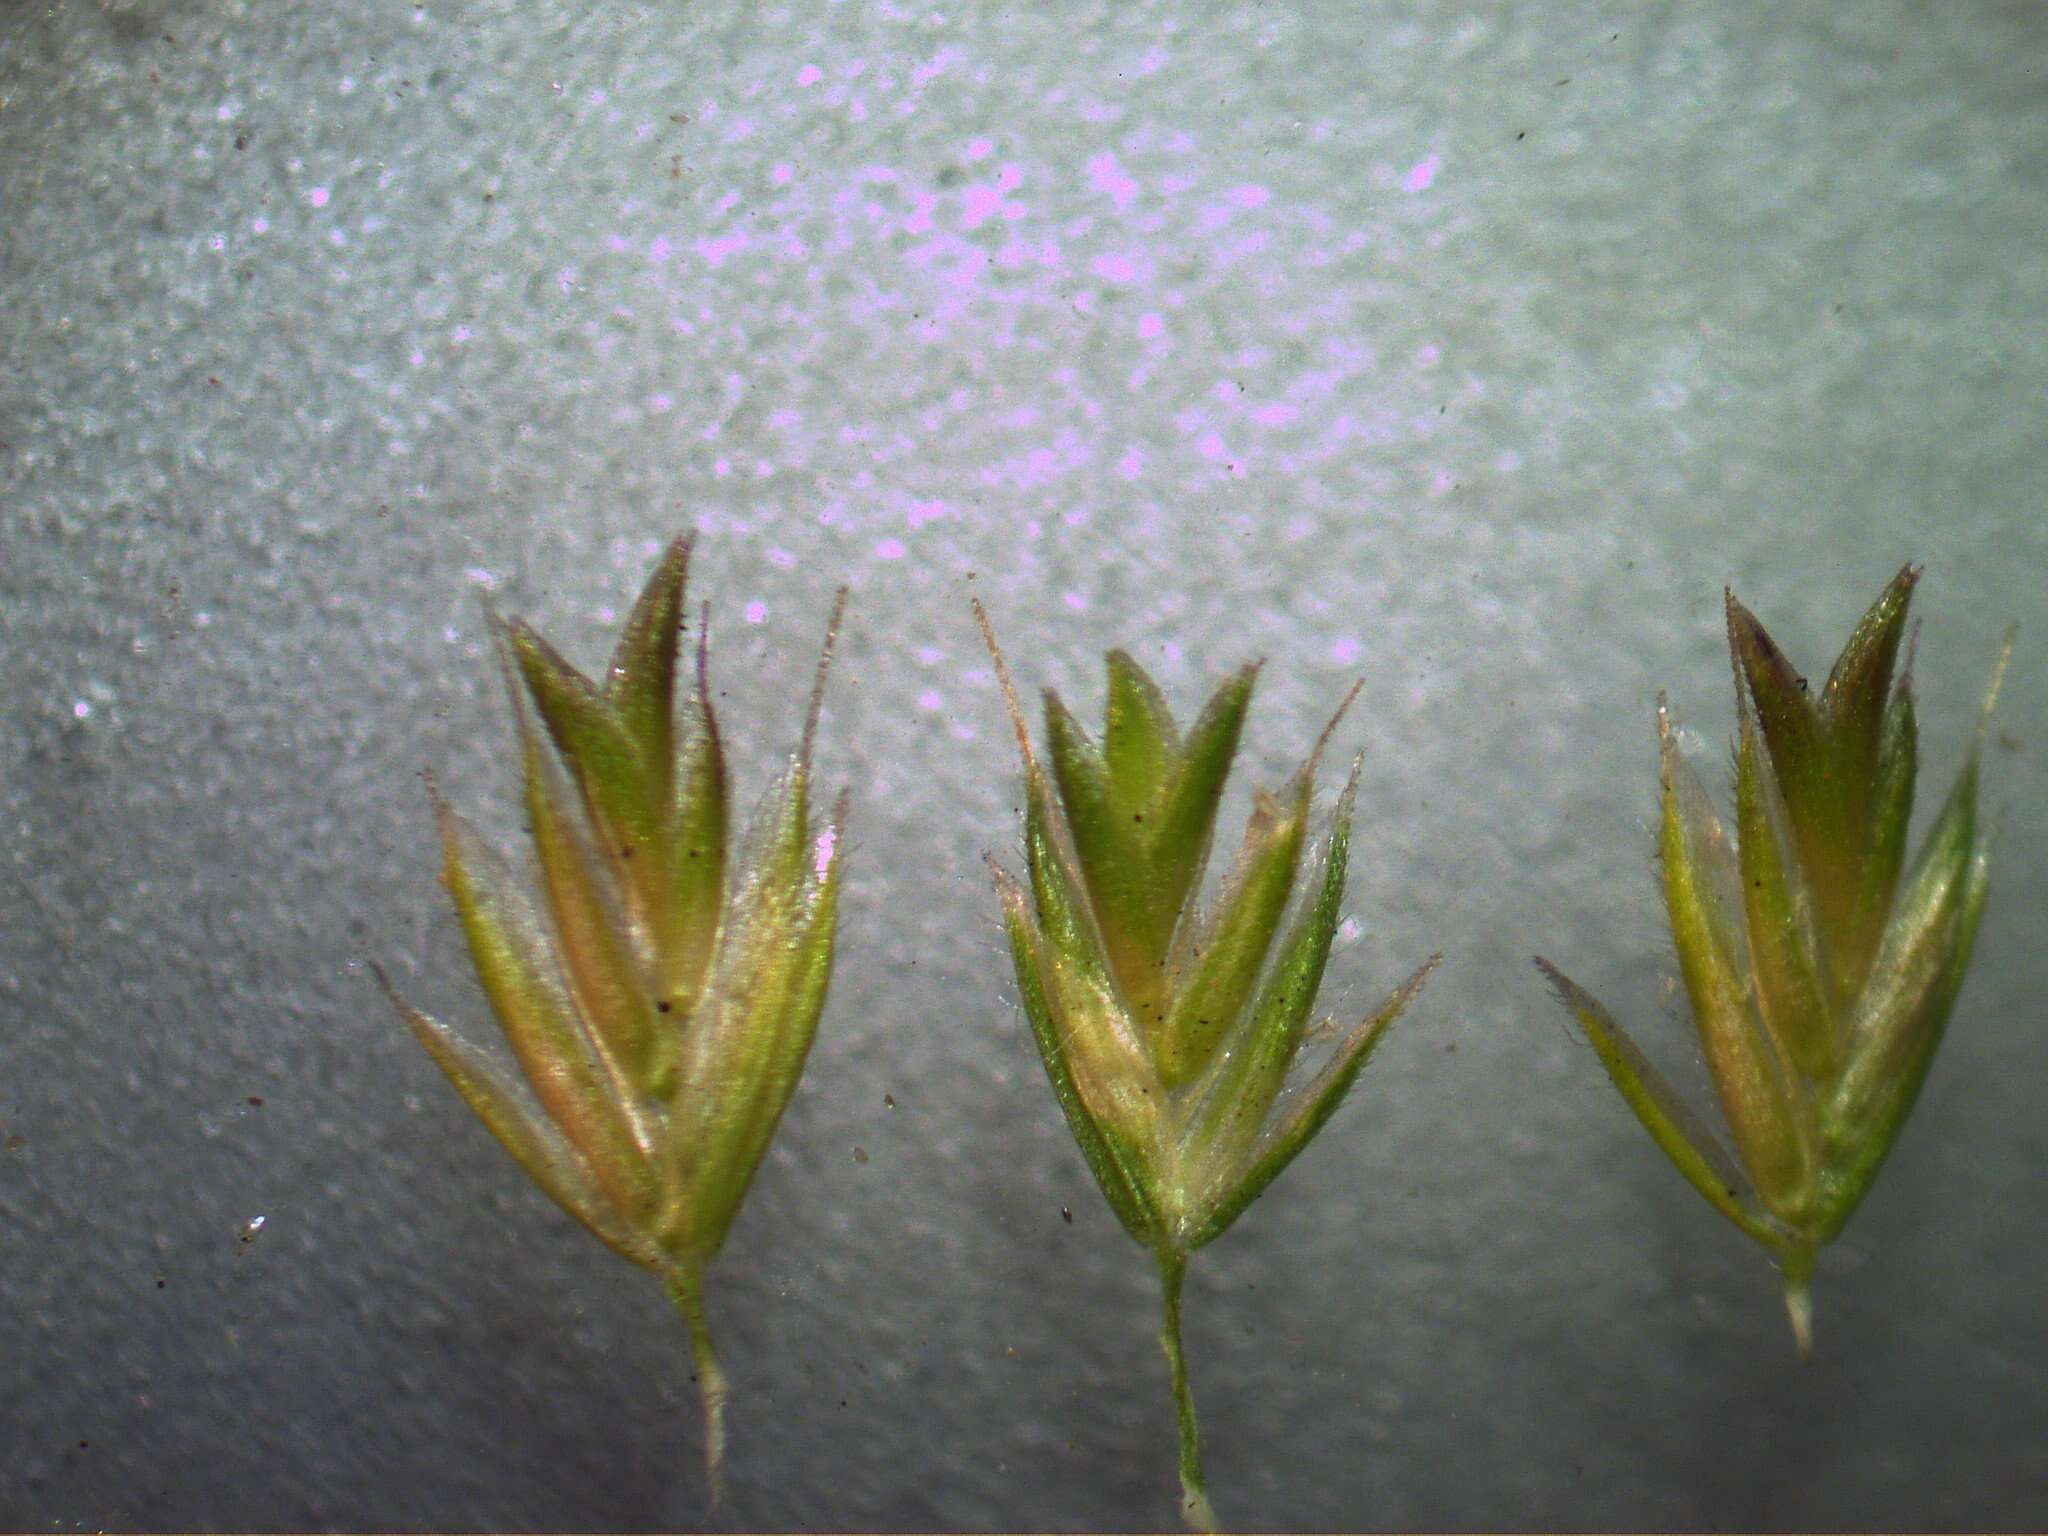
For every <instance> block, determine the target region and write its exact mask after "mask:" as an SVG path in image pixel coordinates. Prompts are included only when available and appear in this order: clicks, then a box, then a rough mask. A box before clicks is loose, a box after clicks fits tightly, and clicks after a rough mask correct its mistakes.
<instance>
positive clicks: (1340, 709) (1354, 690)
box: [1254, 662, 1365, 788]
mask: <svg viewBox="0 0 2048 1536" xmlns="http://www.w3.org/2000/svg"><path fill="white" fill-rule="evenodd" d="M1254 665H1255V666H1257V665H1263V663H1256V662H1255V663H1254ZM1364 687H1365V679H1364V678H1362V677H1361V678H1360V679H1358V681H1357V682H1355V683H1353V684H1352V685H1351V691H1350V692H1349V693H1347V694H1345V695H1344V702H1343V703H1341V704H1339V705H1338V706H1337V710H1336V713H1334V714H1333V715H1331V716H1330V723H1329V724H1328V725H1326V726H1324V727H1323V734H1322V735H1320V736H1318V737H1317V738H1316V744H1315V745H1314V746H1313V747H1311V748H1310V749H1309V754H1308V758H1307V760H1306V761H1305V762H1303V763H1302V765H1301V771H1300V772H1299V773H1298V774H1296V775H1295V777H1296V778H1297V779H1298V780H1299V781H1300V782H1301V784H1302V786H1303V787H1304V788H1306V787H1307V785H1308V784H1309V782H1310V781H1311V780H1313V779H1314V778H1315V776H1316V769H1317V768H1318V767H1320V766H1321V764H1322V761H1323V750H1324V749H1325V748H1326V747H1328V746H1329V744H1330V738H1331V737H1332V736H1334V735H1336V734H1337V727H1338V726H1339V725H1341V724H1342V723H1343V720H1344V715H1345V713H1346V711H1348V710H1349V709H1350V708H1351V706H1352V704H1353V703H1355V702H1356V701H1357V699H1358V695H1359V693H1360V692H1361V691H1362V690H1363V689H1364ZM1364 760H1365V754H1364V753H1362V752H1361V753H1360V754H1359V761H1360V762H1361V763H1362V762H1364ZM1357 772H1358V770H1357V769H1356V768H1354V769H1353V770H1352V774H1353V776H1354V777H1355V776H1356V775H1357Z"/></svg>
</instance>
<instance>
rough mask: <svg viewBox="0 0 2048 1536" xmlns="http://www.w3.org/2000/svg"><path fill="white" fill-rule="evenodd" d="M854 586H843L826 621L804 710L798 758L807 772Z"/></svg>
mask: <svg viewBox="0 0 2048 1536" xmlns="http://www.w3.org/2000/svg"><path fill="white" fill-rule="evenodd" d="M851 595H852V588H850V587H841V588H840V589H839V591H838V592H837V593H836V594H835V595H834V597H833V599H832V616H831V617H830V618H829V619H827V620H826V621H825V644H824V647H823V649H821V650H820V651H819V653H818V675H817V677H816V679H815V680H814V681H813V682H812V683H811V702H810V706H809V707H808V708H807V709H806V710H805V711H804V739H803V746H802V747H801V748H800V749H799V750H798V753H797V758H798V760H799V761H800V762H801V763H802V764H803V766H804V769H805V771H806V772H808V771H809V770H810V766H811V744H812V742H813V741H814V740H815V739H816V737H817V734H818V715H819V713H820V712H821V711H822V710H823V709H824V707H825V679H826V677H827V676H828V675H829V674H830V673H831V670H832V652H833V651H834V650H835V649H836V648H837V646H838V644H839V622H840V620H841V619H843V618H845V617H846V600H847V598H848V597H849V596H851Z"/></svg>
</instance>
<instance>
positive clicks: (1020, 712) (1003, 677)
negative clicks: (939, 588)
mask: <svg viewBox="0 0 2048 1536" xmlns="http://www.w3.org/2000/svg"><path fill="white" fill-rule="evenodd" d="M971 601H972V603H973V606H974V622H975V623H976V624H978V625H980V626H981V639H982V643H983V644H984V645H986V646H987V647H988V654H989V659H990V660H991V661H993V662H994V663H995V668H996V683H997V685H998V686H999V687H1000V688H1001V689H1002V690H1003V703H1004V705H1005V706H1006V707H1007V708H1008V709H1009V711H1010V727H1011V729H1012V730H1014V731H1015V732H1016V733H1017V750H1018V751H1020V752H1021V753H1023V754H1024V766H1025V767H1026V768H1030V769H1035V768H1036V767H1037V766H1038V764H1037V760H1036V759H1035V758H1034V757H1033V755H1032V752H1031V727H1030V726H1028V725H1026V724H1025V723H1024V706H1023V705H1022V704H1020V703H1019V702H1018V701H1017V688H1016V685H1015V684H1014V683H1012V682H1011V681H1010V666H1009V663H1008V662H1006V661H1004V660H1003V648H1002V647H1001V646H1000V645H997V644H996V627H995V625H994V624H992V623H990V622H989V617H988V610H987V609H986V608H984V607H982V605H981V599H980V598H978V597H977V598H974V599H972V600H971Z"/></svg>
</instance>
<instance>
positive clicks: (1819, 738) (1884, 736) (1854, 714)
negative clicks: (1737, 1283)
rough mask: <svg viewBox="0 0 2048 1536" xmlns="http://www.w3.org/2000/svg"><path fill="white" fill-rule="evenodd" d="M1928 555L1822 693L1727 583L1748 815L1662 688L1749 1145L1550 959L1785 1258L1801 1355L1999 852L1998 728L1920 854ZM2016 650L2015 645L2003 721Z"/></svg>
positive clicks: (1720, 1044) (1914, 1083) (1675, 793)
mask: <svg viewBox="0 0 2048 1536" xmlns="http://www.w3.org/2000/svg"><path fill="white" fill-rule="evenodd" d="M1918 577H1919V573H1918V571H1916V570H1915V569H1914V568H1912V567H1911V566H1908V567H1906V568H1905V569H1903V570H1901V571H1900V572H1899V574H1898V575H1897V577H1895V578H1894V579H1893V581H1892V583H1891V584H1890V586H1888V587H1887V588H1886V589H1885V591H1884V593H1883V595H1881V596H1880V597H1879V598H1878V600H1877V601H1876V603H1874V604H1873V605H1872V606H1871V609H1870V611H1869V612H1868V613H1866V614H1865V615H1864V616H1863V620H1862V622H1861V623H1860V624H1858V625H1857V626H1856V632H1855V633H1854V634H1853V635H1851V636H1850V637H1849V643H1848V645H1847V646H1846V647H1845V648H1844V649H1843V651H1842V654H1841V656H1840V658H1839V659H1838V660H1837V661H1836V662H1835V666H1834V670H1833V671H1832V672H1831V673H1830V674H1829V675H1828V679H1827V682H1826V683H1825V684H1824V685H1823V686H1822V687H1821V688H1820V690H1819V691H1818V692H1817V693H1816V692H1811V691H1809V689H1808V687H1807V684H1806V680H1805V679H1804V678H1802V677H1800V676H1799V674H1798V673H1797V672H1795V671H1794V670H1793V669H1792V666H1791V664H1790V663H1789V662H1788V661H1786V659H1785V657H1784V654H1783V653H1782V652H1780V651H1779V649H1778V647H1777V646H1776V645H1775V644H1773V643H1772V641H1771V637H1770V636H1769V635H1768V634H1766V633H1765V632H1764V628H1763V626H1762V625H1761V624H1759V623H1758V622H1757V621H1756V618H1755V616H1754V615H1753V614H1751V613H1750V611H1749V610H1748V609H1747V608H1744V607H1743V606H1742V604H1740V603H1738V602H1737V601H1736V600H1735V597H1734V594H1733V593H1730V594H1729V595H1728V599H1727V612H1728V642H1729V649H1730V651H1731V652H1732V655H1733V659H1734V666H1735V691H1736V708H1737V716H1738V724H1737V733H1736V748H1735V816H1734V824H1733V827H1732V829H1731V828H1730V827H1729V826H1728V825H1726V824H1724V823H1723V821H1722V819H1721V818H1720V816H1719V815H1718V814H1716V812H1715V810H1714V807H1713V804H1712V802H1711V801H1710V800H1709V798H1708V795H1707V792H1706V790H1705V789H1704V788H1703V787H1702V785H1701V784H1700V782H1699V780H1698V778H1697V777H1696V776H1695V775H1694V773H1693V771H1692V768H1691V767H1690V766H1689V765H1688V764H1687V763H1686V761H1685V759H1684V757H1683V756H1682V755H1681V753H1680V751H1679V748H1678V743H1677V739H1676V733H1675V732H1674V730H1673V728H1672V724H1671V717H1670V712H1669V711H1668V710H1667V709H1666V708H1665V707H1664V705H1663V703H1662V701H1661V700H1660V701H1659V704H1658V710H1657V730H1658V741H1659V750H1660V754H1661V760H1662V779H1663V789H1662V795H1661V809H1660V817H1659V833H1658V852H1659V855H1660V859H1661V863H1662V870H1663V887H1664V903H1665V907H1666V909H1667V911H1668V913H1669V916H1670V922H1671V934H1672V939H1673V942H1674V944H1675V946H1676V948H1677V951H1678V963H1679V972H1680V974H1681V976H1682V977H1683V980H1684V983H1685V991H1686V995H1687V997H1688V999H1689V1000H1690V1002H1691V1005H1692V1015H1693V1022H1694V1025H1695V1027H1696V1028H1697V1030H1698V1032H1699V1041H1700V1046H1701V1050H1702V1054H1703V1055H1704V1056H1705V1058H1706V1063H1707V1067H1708V1070H1709V1072H1710V1073H1711V1075H1712V1077H1713V1081H1714V1088H1715V1092H1716V1096H1717V1097H1718V1098H1719V1100H1720V1105H1721V1110H1722V1114H1723V1117H1724V1119H1725V1120H1726V1123H1727V1127H1728V1131H1729V1139H1730V1140H1731V1141H1732V1143H1733V1146H1734V1155H1733V1156H1732V1157H1731V1156H1730V1155H1729V1154H1728V1152H1727V1151H1726V1150H1724V1149H1723V1147H1722V1145H1721V1143H1720V1141H1719V1140H1718V1139H1717V1138H1716V1136H1715V1135H1714V1133H1713V1131H1711V1130H1710V1129H1709V1128H1708V1127H1707V1126H1706V1125H1705V1124H1704V1123H1703V1122H1702V1121H1700V1120H1699V1119H1697V1118H1696V1117H1694V1116H1693V1115H1692V1114H1691V1113H1690V1112H1689V1111H1688V1110H1687V1108H1686V1106H1685V1104H1684V1103H1683V1101H1682V1100H1681V1099H1680V1098H1679V1097H1678V1096H1677V1095H1676V1094H1675V1093H1674V1092H1673V1091H1672V1089H1671V1088H1670V1086H1669V1085H1668V1084H1667V1083H1666V1082H1665V1081H1664V1080H1663V1078H1662V1077H1661V1076H1660V1075H1659V1074H1658V1073H1657V1072H1656V1070H1655V1069H1654V1068H1653V1067H1652V1066H1651V1065H1650V1063H1649V1061H1648V1060H1647V1059H1646V1058H1645V1057H1644V1055H1643V1053H1642V1052H1641V1051H1640V1050H1639V1049H1637V1047H1636V1045H1635V1044H1634V1042H1633V1041H1631V1040H1630V1039H1629V1037H1628V1036H1627V1035H1626V1034H1625V1033H1624V1032H1623V1031H1622V1029H1621V1026H1620V1025H1619V1024H1617V1023H1616V1022H1615V1021H1614V1019H1613V1018H1612V1017H1611V1016H1610V1015H1609V1014H1608V1013H1607V1011H1606V1010H1605V1009H1604V1008H1602V1007H1601V1006H1600V1004H1599V1003H1598V1002H1596V1001H1594V999H1593V998H1592V997H1591V996H1590V995H1589V994H1587V993H1586V992H1585V991H1583V990H1582V989H1580V988H1579V987H1577V986H1575V985H1574V984H1573V983H1572V982H1570V981H1569V980H1567V979H1566V978H1565V977H1564V976H1563V975H1562V974H1561V973H1560V972H1559V971H1558V970H1557V969H1556V968H1555V967H1554V966H1552V965H1550V964H1549V963H1548V962H1547V961H1543V960H1538V961H1537V964H1538V965H1539V966H1540V967H1541V968H1542V969H1543V971H1544V973H1545V974H1546V975H1547V976H1548V977H1549V978H1550V980H1551V983H1552V984H1553V985H1554V986H1555V987H1556V989H1557V992H1558V995H1559V997H1560V998H1561V999H1562V1001H1563V1002H1564V1004H1565V1006H1566V1007H1567V1008H1569V1009H1570V1010H1571V1011H1572V1013H1573V1014H1574V1015H1575V1016H1576V1017H1577V1019H1578V1020H1579V1022H1580V1024H1581V1025H1582V1026H1583V1027H1584V1028H1585V1030H1586V1033H1587V1035H1588V1036H1589V1037H1590V1039H1591V1040H1592V1043H1593V1047H1594V1050H1595V1051H1596V1052H1597V1053H1598V1054H1599V1057H1600V1060H1601V1062H1602V1063H1603V1064H1604V1065H1605V1067H1606V1068H1607V1072H1608V1075H1609V1076H1610V1077H1611V1078H1612V1079H1613V1080H1614V1084H1615V1086H1616V1087H1617V1088H1619V1089H1620V1090H1621V1094H1622V1097H1623V1098H1624V1099H1626V1100H1627V1101H1628V1105H1629V1107H1630V1108H1631V1109H1633V1110H1634V1111H1635V1113H1636V1116H1637V1117H1638V1118H1639V1119H1640V1120H1641V1121H1642V1123H1643V1125H1644V1127H1645V1128H1646V1129H1648V1131H1649V1133H1650V1135H1651V1136H1652V1137H1653V1138H1654V1139H1655V1141H1656V1142H1657V1145H1658V1146H1659V1147H1661V1148H1662V1149H1663V1150H1664V1152H1665V1154H1666V1155H1667V1156H1668V1157H1669V1158H1670V1159H1671V1161H1672V1162H1673V1163H1674V1164H1676V1165H1677V1167H1678V1170H1679V1171H1680V1172H1681V1173H1683V1174H1684V1175H1685V1177H1686V1178H1687V1179H1688V1180H1690V1181H1691V1183H1692V1184H1693V1186H1694V1187H1695V1188H1696V1189H1697V1190H1699V1192H1700V1193H1701V1194H1702V1195H1704V1196H1705V1197H1706V1199H1707V1200H1708V1201H1709V1202H1710V1203H1711V1204H1712V1205H1713V1206H1714V1208H1715V1209H1716V1210H1718V1211H1720V1212H1721V1214H1722V1215H1724V1216H1726V1217H1727V1218H1728V1219H1729V1220H1730V1221H1732V1222H1733V1223H1734V1224H1735V1225H1736V1226H1737V1227H1739V1228H1741V1229H1742V1230H1743V1231H1744V1232H1746V1233H1747V1234H1748V1235H1749V1236H1750V1237H1752V1238H1754V1239H1755V1240H1756V1241H1757V1242H1759V1243H1761V1244H1763V1245H1764V1247H1765V1248H1767V1249H1768V1250H1770V1251H1771V1253H1772V1254H1773V1255H1774V1256H1775V1257H1776V1259H1777V1262H1778V1265H1779V1267H1780V1269H1781V1271H1782V1272H1783V1276H1784V1283H1785V1302H1786V1307H1787V1310H1788V1311H1789V1313H1790V1315H1791V1320H1792V1326H1793V1331H1794V1333H1795V1335H1796V1336H1797V1339H1798V1342H1799V1347H1800V1350H1801V1352H1802V1353H1807V1352H1810V1351H1811V1349H1812V1341H1813V1311H1812V1301H1811V1297H1810V1295H1809V1291H1808V1286H1809V1282H1810V1280H1811V1276H1812V1273H1813V1266H1814V1258H1815V1254H1816V1253H1817V1251H1818V1250H1819V1249H1820V1247H1821V1246H1822V1245H1824V1244H1826V1243H1827V1242H1829V1241H1831V1240H1832V1239H1833V1238H1834V1237H1835V1235H1836V1234H1837V1233H1839V1232H1840V1231H1841V1230H1842V1227H1843V1225H1844V1223H1846V1222H1847V1221H1848V1219H1849V1217H1850V1215H1851V1214H1852V1213H1853V1212H1854V1211H1855V1209H1856V1207H1857V1205H1858V1203H1859V1202H1860V1201H1861V1200H1862V1199H1863V1197H1864V1195H1865V1194H1866V1193H1867V1192H1868V1191H1869V1189H1870V1186H1871V1182H1872V1181H1873V1180H1874V1179H1875V1178H1876V1176H1877V1171H1878V1168H1879V1166H1880V1165H1881V1164H1882V1163H1883V1161H1884V1159H1885V1155H1886V1154H1887V1153H1888V1152H1889V1151H1890V1150H1891V1146H1892V1143H1893V1141H1894V1140H1895V1139H1896V1138H1897V1136H1898V1134H1899V1130H1900V1127H1901V1126H1902V1125H1903V1124H1904V1123H1905V1119H1906V1115H1907V1112H1908V1111H1909V1110H1911V1108H1912V1107H1913V1101H1914V1099H1915V1098H1916V1097H1917V1096H1918V1094H1919V1092H1920V1085H1921V1082H1922V1080H1923V1079H1924V1078H1925V1077H1926V1075H1927V1068H1928V1064H1929V1062H1930V1061H1932V1059H1933V1057H1934V1050H1935V1047H1936V1046H1937V1045H1938V1044H1939V1043H1940V1041H1941V1035H1942V1030H1943V1028H1944V1027H1945V1026H1946V1024H1947V1022H1948V1017H1949V1012H1950V1009H1951V1008H1952V1006H1953V1005H1954V1003H1955V999H1956V993H1957V990H1958V989H1959V988H1960V987H1961V986H1962V982H1963V973H1964V970H1965V969H1966V968H1967V966H1968V964H1969V960H1970V948H1971V944H1972V942H1973V941H1974V939H1975V937H1976V933H1977V920H1978V917H1979V916H1980V914H1981V913H1982V912H1983V909H1984V895H1985V890H1986V886H1987V877H1988V875H1989V871H1990V863H1989V852H1988V849H1987V845H1986V840H1985V836H1984V831H1983V828H1982V827H1981V825H1980V824H1979V821H1978V816H1977V772H1978V762H1979V759H1980V757H1981V755H1982V748H1983V739H1984V730H1983V727H1982V726H1980V727H1979V729H1978V732H1977V737H1976V740H1975V742H1974V743H1973V744H1972V746H1971V748H1970V750H1969V755H1968V757H1967V758H1966V759H1965V761H1964V764H1963V768H1962V772H1961V773H1960V774H1959V775H1958V776H1957V779H1956V782H1955V786H1954V787H1953V788H1952V789H1951V790H1950V791H1949V794H1948V798H1947V800H1946V801H1945V802H1944V803H1943V805H1942V808H1941V810H1940V812H1939V814H1937V815H1936V817H1935V820H1934V825H1933V826H1932V827H1931V828H1930V829H1929V830H1928V832H1927V834H1926V837H1925V840H1924V841H1923V842H1922V844H1921V846H1920V850H1919V852H1918V853H1917V854H1916V855H1914V856H1913V857H1912V858H1910V859H1909V858H1908V857H1907V839H1906V832H1907V823H1908V822H1909V820H1910V819H1911V816H1912V811H1913V780H1914V775H1915V772H1916V769H1917V765H1918V739H1917V733H1916V728H1915V725H1914V713H1913V686H1912V669H1911V665H1910V661H1909V662H1908V664H1907V666H1906V667H1905V668H1903V669H1901V668H1900V666H1899V658H1900V651H1901V649H1902V640H1903V638H1904V636H1905V631H1906V610H1907V607H1908V605H1909V603H1910V602H1911V600H1912V596H1913V587H1914V584H1915V582H1916V581H1917V580H1918ZM1908 649H1909V648H1908ZM2010 649H2011V639H2010V637H2008V639H2007V642H2006V651H2007V653H2009V652H2010ZM2003 666H2004V658H2003V656H2001V658H2000V661H1999V666H1998V668H1997V669H1995V670H1994V673H1993V677H1992V682H1991V686H1990V688H1989V690H1988V691H1987V694H1986V698H1985V701H1984V718H1985V719H1986V720H1988V719H1989V718H1990V712H1991V706H1992V703H1993V701H1994V699H1995V698H1996V695H1997V689H1998V672H1999V671H2002V670H2003Z"/></svg>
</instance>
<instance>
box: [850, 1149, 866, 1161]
mask: <svg viewBox="0 0 2048 1536" xmlns="http://www.w3.org/2000/svg"><path fill="white" fill-rule="evenodd" d="M853 1160H854V1161H855V1162H856V1163H865V1162H866V1161H867V1160H868V1149H867V1148H866V1147H855V1148H854V1149H853Z"/></svg>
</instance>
